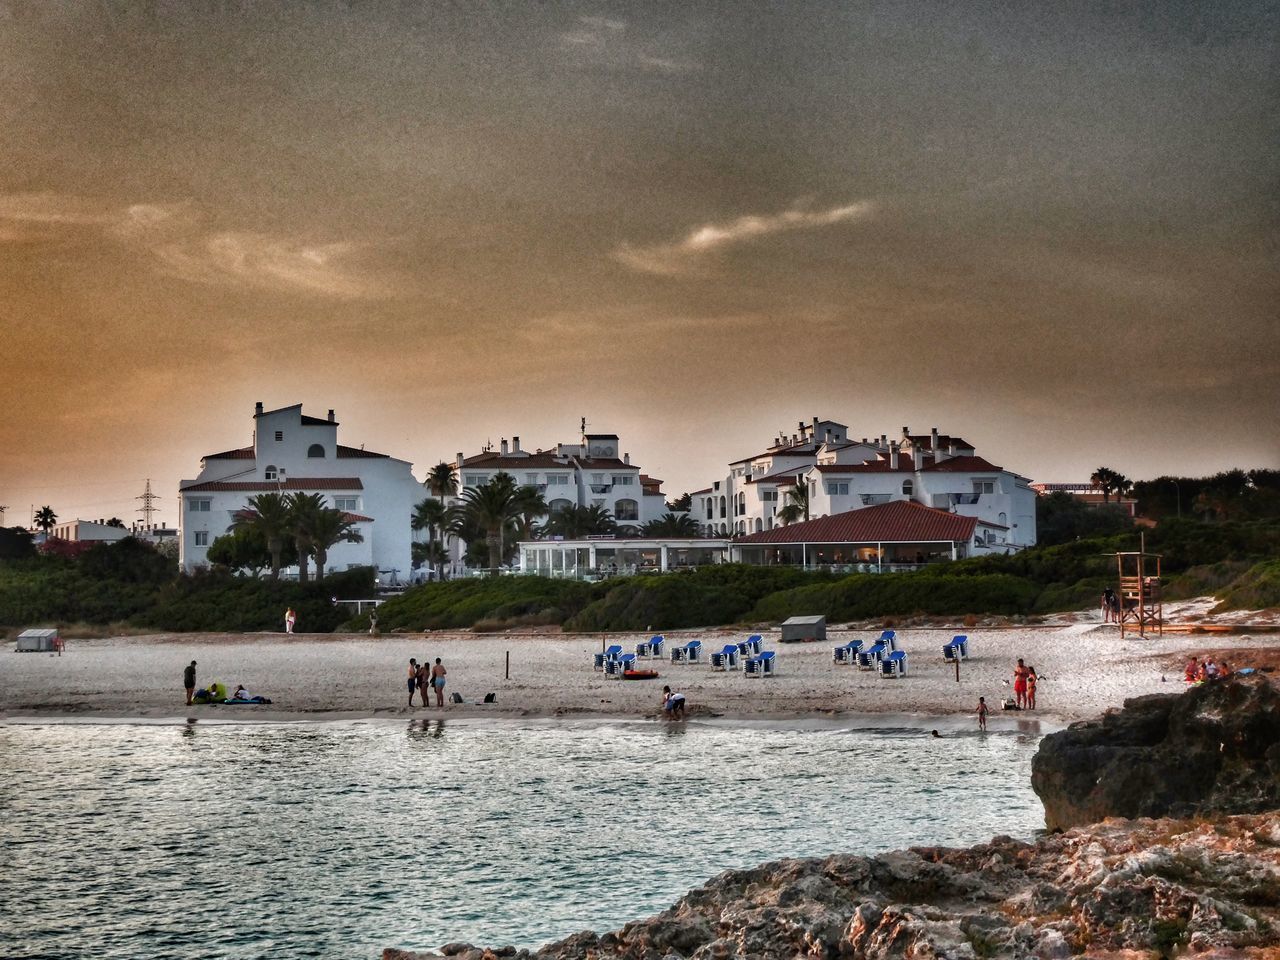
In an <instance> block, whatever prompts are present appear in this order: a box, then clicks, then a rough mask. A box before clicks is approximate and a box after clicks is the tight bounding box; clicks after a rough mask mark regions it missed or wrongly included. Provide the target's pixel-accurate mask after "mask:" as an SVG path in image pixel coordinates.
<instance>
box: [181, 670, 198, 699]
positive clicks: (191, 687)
mask: <svg viewBox="0 0 1280 960" xmlns="http://www.w3.org/2000/svg"><path fill="white" fill-rule="evenodd" d="M182 685H183V686H184V687H186V688H187V706H188V707H189V706H191V698H192V697H194V696H195V694H196V662H195V661H194V660H192V661H191V664H190V665H189V666H188V667H187V668H186V669H185V670H183V671H182Z"/></svg>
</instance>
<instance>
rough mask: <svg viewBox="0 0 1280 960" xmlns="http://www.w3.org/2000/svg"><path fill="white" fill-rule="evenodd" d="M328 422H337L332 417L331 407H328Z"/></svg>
mask: <svg viewBox="0 0 1280 960" xmlns="http://www.w3.org/2000/svg"><path fill="white" fill-rule="evenodd" d="M329 422H330V423H336V422H337V421H336V420H334V419H333V409H332V408H330V409H329Z"/></svg>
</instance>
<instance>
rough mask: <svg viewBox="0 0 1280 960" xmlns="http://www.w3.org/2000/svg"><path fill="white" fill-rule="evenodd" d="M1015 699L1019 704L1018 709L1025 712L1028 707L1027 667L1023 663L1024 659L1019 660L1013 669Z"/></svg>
mask: <svg viewBox="0 0 1280 960" xmlns="http://www.w3.org/2000/svg"><path fill="white" fill-rule="evenodd" d="M1013 699H1014V701H1015V702H1016V703H1017V704H1018V709H1019V710H1023V709H1025V708H1026V706H1027V665H1026V664H1025V663H1023V662H1022V658H1021V657H1019V658H1018V665H1017V666H1016V667H1014V668H1013Z"/></svg>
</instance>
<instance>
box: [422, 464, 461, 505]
mask: <svg viewBox="0 0 1280 960" xmlns="http://www.w3.org/2000/svg"><path fill="white" fill-rule="evenodd" d="M424 485H425V486H426V488H427V489H428V490H430V491H431V495H432V496H433V497H435V498H436V499H437V500H441V501H443V500H444V498H445V497H452V496H456V495H457V493H458V468H457V467H456V466H454V465H453V464H452V463H446V462H445V461H443V460H441V461H440V462H439V463H437V464H436V465H435V466H434V467H432V468H431V469H430V470H429V471H428V472H427V479H426V481H425V482H424Z"/></svg>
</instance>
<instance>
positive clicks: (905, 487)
mask: <svg viewBox="0 0 1280 960" xmlns="http://www.w3.org/2000/svg"><path fill="white" fill-rule="evenodd" d="M915 492H916V485H915V484H914V483H913V482H912V481H910V480H903V481H902V494H903V496H907V497H909V496H911V495H912V494H913V493H915Z"/></svg>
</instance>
